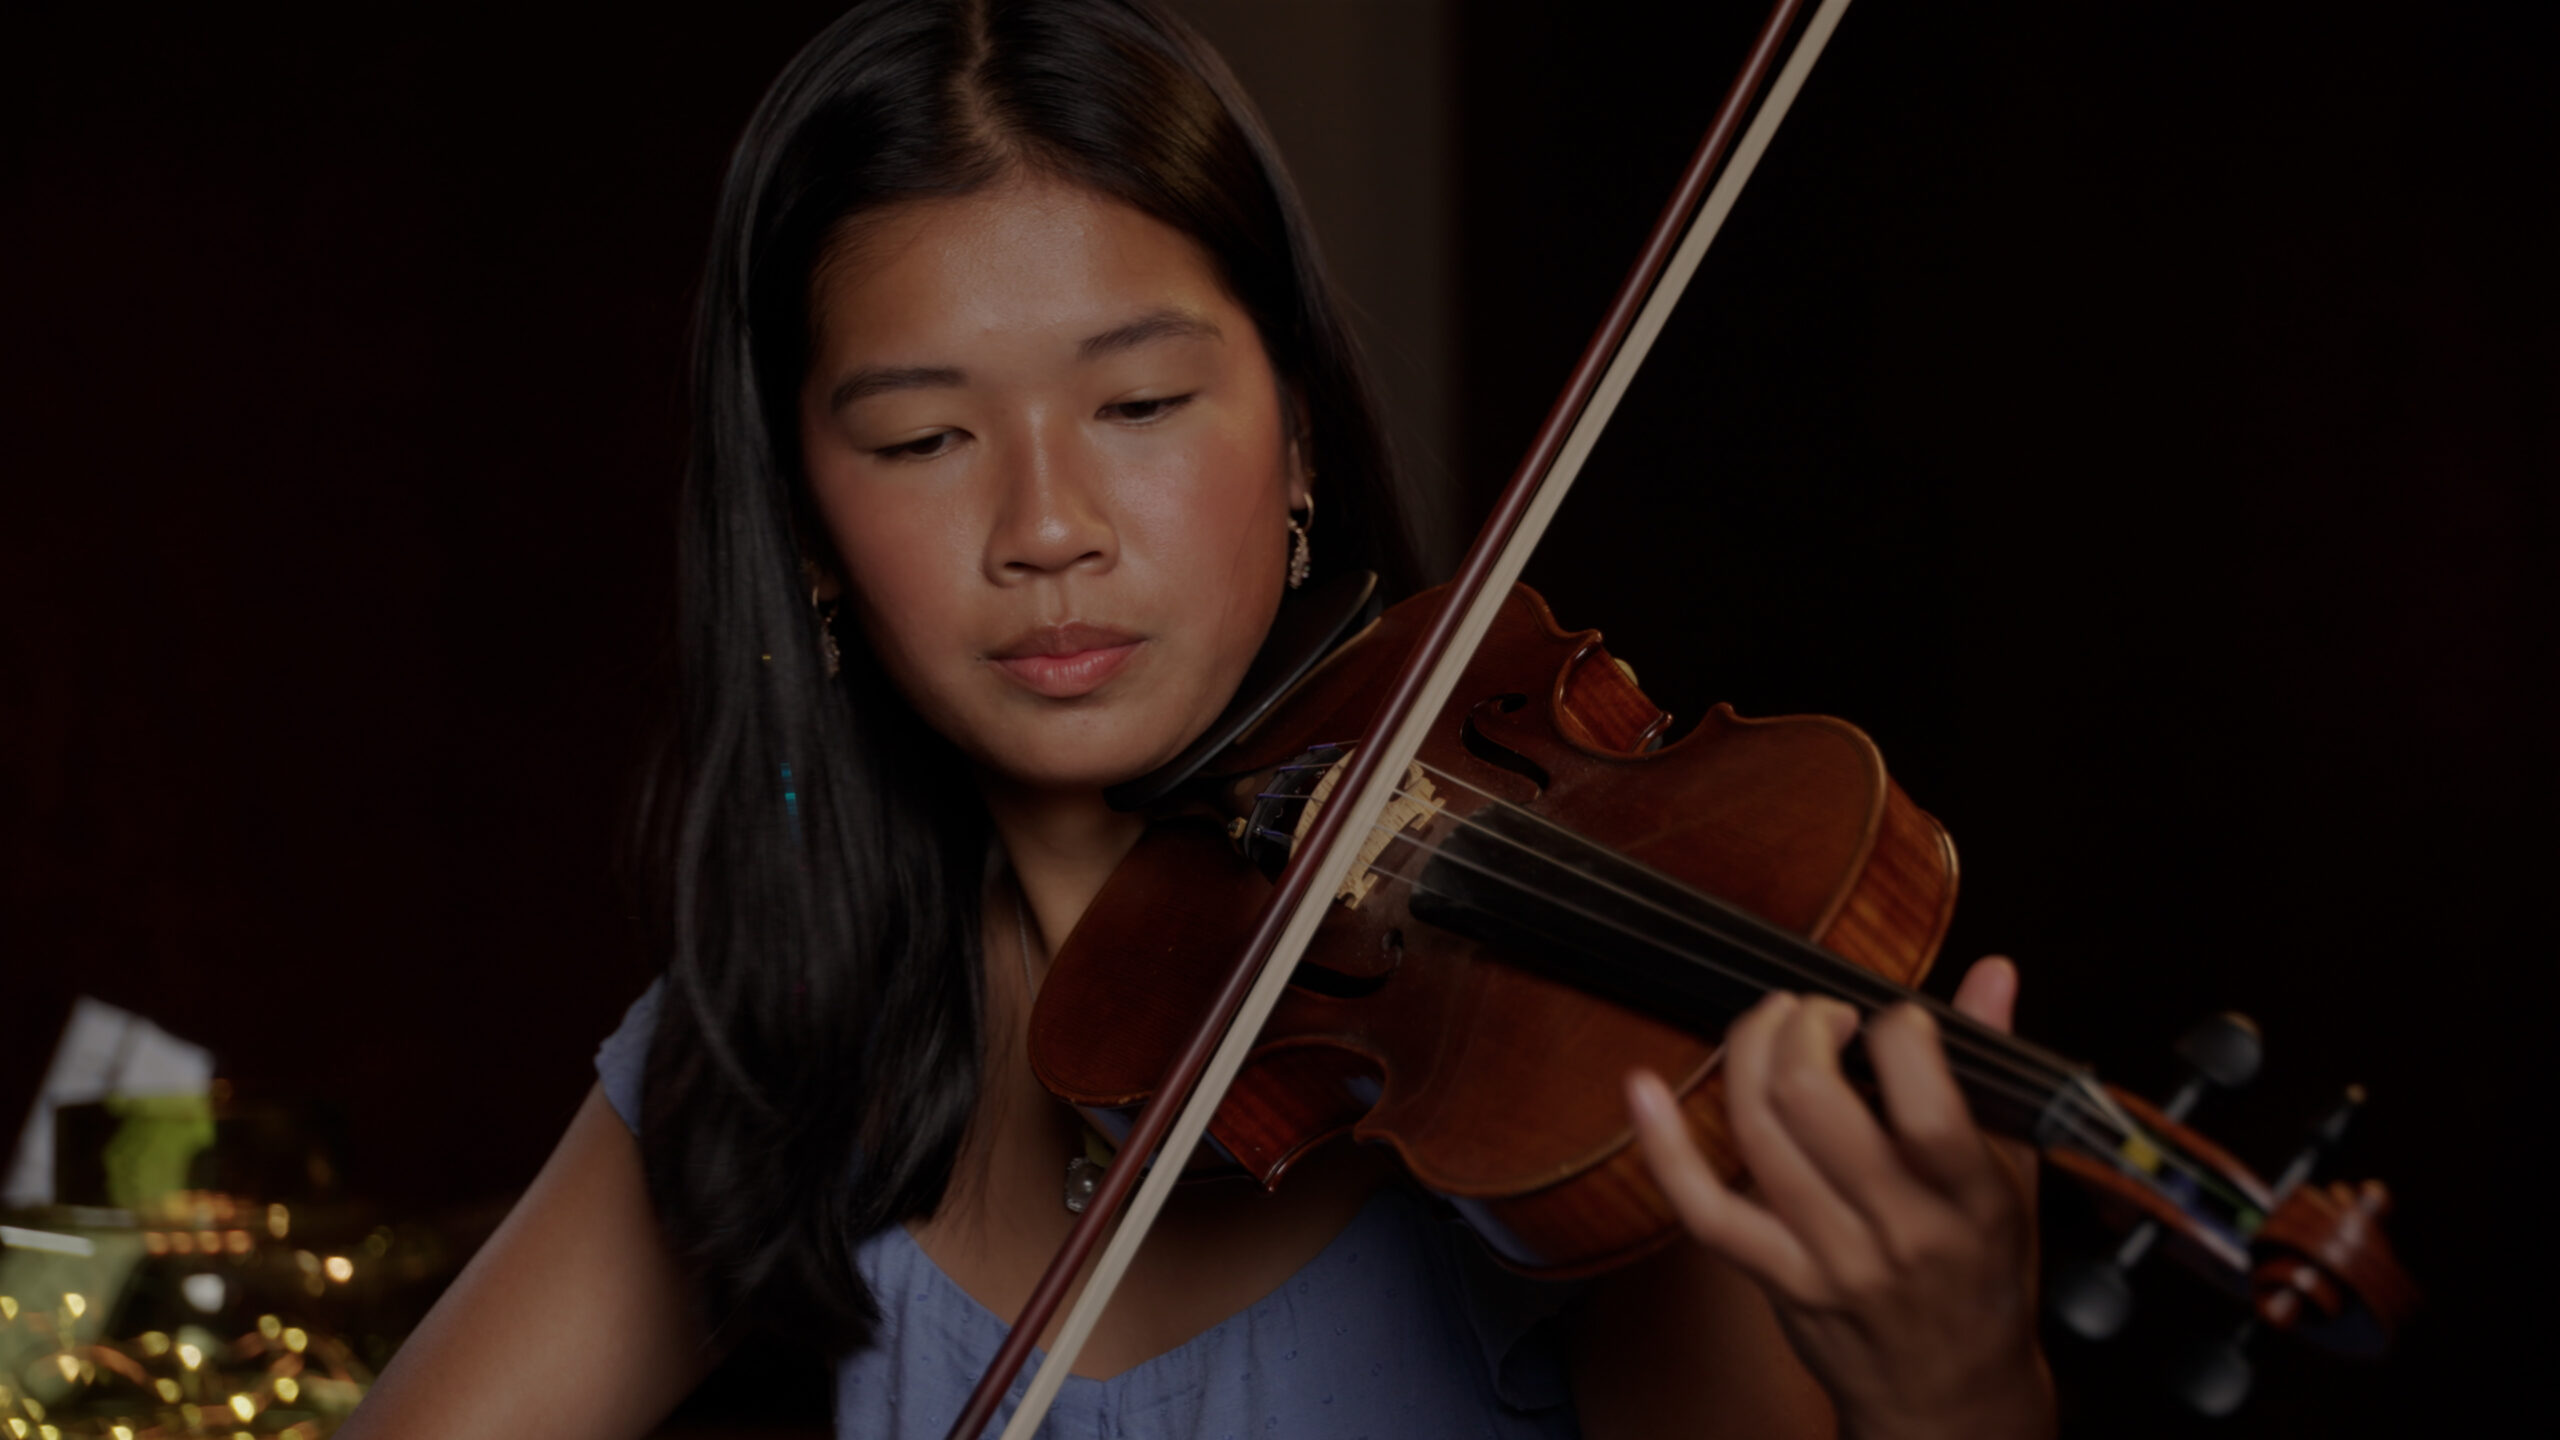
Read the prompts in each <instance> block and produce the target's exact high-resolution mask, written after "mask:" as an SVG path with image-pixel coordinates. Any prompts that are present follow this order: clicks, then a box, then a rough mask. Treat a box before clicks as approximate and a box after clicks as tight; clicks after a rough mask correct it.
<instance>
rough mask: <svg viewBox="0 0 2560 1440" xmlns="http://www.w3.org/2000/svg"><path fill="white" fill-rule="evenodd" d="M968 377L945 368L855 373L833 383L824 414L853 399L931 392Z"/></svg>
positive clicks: (911, 367) (875, 369)
mask: <svg viewBox="0 0 2560 1440" xmlns="http://www.w3.org/2000/svg"><path fill="white" fill-rule="evenodd" d="M967 378H968V377H966V376H964V375H962V374H961V373H960V372H959V371H957V370H954V369H952V368H951V367H949V366H947V365H905V366H898V367H895V368H881V367H878V366H874V367H871V368H869V369H863V370H856V371H854V372H853V373H852V374H850V375H847V376H846V377H844V378H843V379H842V380H839V381H837V382H836V388H834V389H833V390H830V391H828V392H827V412H828V413H829V414H838V413H841V412H842V411H843V410H844V407H846V406H847V405H850V404H852V403H853V402H855V401H856V400H868V399H870V398H871V397H872V396H874V395H885V394H887V393H888V392H890V391H892V390H931V389H936V388H940V387H945V386H952V385H958V384H961V383H963V382H964V381H965V380H966V379H967Z"/></svg>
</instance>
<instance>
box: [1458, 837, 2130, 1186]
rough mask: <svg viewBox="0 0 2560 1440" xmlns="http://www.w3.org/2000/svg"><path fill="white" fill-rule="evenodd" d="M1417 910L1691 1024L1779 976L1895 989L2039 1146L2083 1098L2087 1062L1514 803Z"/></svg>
mask: <svg viewBox="0 0 2560 1440" xmlns="http://www.w3.org/2000/svg"><path fill="white" fill-rule="evenodd" d="M1411 908H1412V911H1413V915H1414V918H1416V919H1417V920H1421V921H1424V922H1426V923H1428V924H1432V925H1437V926H1440V927H1442V928H1445V929H1448V930H1451V931H1454V932H1456V933H1458V934H1461V935H1465V936H1467V937H1469V938H1471V939H1474V940H1478V941H1481V942H1483V943H1484V944H1485V945H1487V946H1488V947H1490V948H1491V949H1492V950H1493V951H1494V953H1495V954H1497V955H1498V956H1499V957H1500V958H1501V959H1502V960H1503V961H1504V962H1506V963H1510V964H1517V965H1521V966H1524V967H1526V968H1528V969H1531V970H1533V971H1535V972H1537V973H1539V974H1541V975H1544V976H1547V977H1549V978H1552V979H1555V980H1558V981H1561V982H1563V983H1567V984H1570V985H1573V986H1575V987H1577V988H1579V989H1584V990H1588V991H1590V992H1592V993H1594V994H1597V995H1600V996H1602V997H1604V998H1606V999H1609V1000H1611V1001H1614V1002H1616V1003H1619V1004H1622V1005H1626V1006H1628V1007H1630V1008H1632V1009H1636V1010H1639V1011H1641V1012H1643V1013H1645V1014H1648V1015H1654V1016H1657V1017H1660V1018H1662V1019H1664V1020H1667V1021H1670V1022H1671V1023H1674V1024H1677V1025H1681V1026H1684V1027H1686V1028H1688V1029H1690V1030H1693V1031H1695V1032H1696V1033H1698V1034H1701V1035H1709V1036H1713V1035H1720V1034H1722V1033H1723V1032H1724V1029H1725V1027H1726V1026H1727V1025H1728V1024H1730V1023H1731V1022H1732V1021H1733V1020H1734V1019H1735V1018H1737V1017H1738V1016H1740V1015H1741V1014H1742V1012H1743V1011H1745V1010H1748V1009H1749V1008H1750V1007H1751V1006H1753V1005H1754V1004H1757V1003H1758V1002H1759V1001H1760V1000H1761V999H1762V998H1764V997H1766V996H1768V995H1769V994H1771V993H1773V992H1777V991H1787V992H1792V993H1795V994H1801V995H1823V996H1829V997H1831V998H1833V999H1836V1000H1841V1001H1845V1002H1847V1003H1848V1004H1850V1005H1852V1006H1855V1007H1856V1008H1857V1009H1858V1010H1859V1011H1860V1012H1861V1013H1862V1014H1866V1015H1873V1014H1876V1013H1878V1012H1881V1011H1883V1010H1886V1009H1889V1008H1891V1007H1893V1006H1895V1005H1898V1004H1902V1003H1904V1002H1906V1001H1907V1002H1910V1003H1913V1004H1917V1005H1920V1006H1922V1007H1924V1008H1926V1009H1928V1010H1929V1011H1931V1012H1932V1013H1933V1014H1934V1015H1935V1016H1936V1018H1937V1020H1938V1023H1939V1027H1940V1031H1941V1034H1942V1036H1943V1038H1944V1042H1945V1045H1946V1050H1947V1058H1948V1063H1949V1067H1950V1069H1951V1070H1952V1071H1953V1072H1954V1074H1955V1077H1956V1080H1957V1082H1958V1083H1959V1084H1960V1085H1961V1086H1962V1087H1963V1088H1964V1091H1965V1094H1966V1098H1967V1100H1968V1101H1969V1102H1970V1103H1971V1105H1972V1108H1973V1115H1974V1120H1975V1122H1976V1123H1977V1124H1979V1125H1981V1126H1983V1127H1984V1128H1985V1129H1988V1130H1992V1131H1996V1132H1998V1133H2001V1134H2004V1135H2008V1136H2012V1137H2014V1138H2017V1139H2020V1140H2025V1141H2028V1142H2030V1143H2033V1144H2036V1145H2038V1146H2040V1147H2041V1146H2044V1145H2046V1144H2048V1143H2050V1142H2051V1141H2052V1140H2053V1138H2054V1132H2055V1130H2056V1127H2057V1126H2058V1125H2060V1124H2062V1123H2064V1122H2065V1121H2067V1120H2068V1119H2069V1118H2070V1117H2071V1116H2072V1115H2073V1114H2074V1113H2075V1112H2077V1111H2079V1110H2080V1109H2081V1108H2082V1107H2083V1106H2084V1105H2085V1104H2086V1097H2087V1096H2088V1094H2089V1092H2090V1089H2091V1084H2092V1081H2091V1076H2090V1072H2089V1070H2088V1067H2086V1066H2083V1065H2079V1064H2076V1063H2074V1062H2072V1061H2069V1060H2066V1059H2064V1058H2062V1057H2061V1056H2058V1055H2055V1054H2054V1053H2052V1052H2051V1051H2048V1050H2045V1049H2043V1048H2042V1047H2040V1046H2037V1045H2033V1044H2030V1043H2028V1042H2026V1041H2024V1040H2020V1039H2018V1038H2017V1037H2015V1036H2012V1035H2009V1034H2006V1033H2004V1032H2002V1031H1998V1030H1994V1029H1992V1028H1991V1027H1989V1026H1987V1025H1984V1024H1982V1023H1981V1022H1980V1021H1977V1020H1974V1019H1972V1018H1971V1017H1969V1016H1966V1015H1964V1014H1961V1013H1960V1012H1958V1011H1956V1010H1954V1009H1952V1008H1950V1007H1948V1006H1946V1005H1944V1004H1941V1003H1940V1002H1938V1001H1936V1000H1933V999H1931V998H1929V997H1928V996H1925V995H1922V994H1920V993H1919V992H1918V991H1916V990H1912V989H1910V988H1908V987H1906V986H1903V985H1898V984H1896V983H1894V982H1893V981H1891V980H1888V979H1886V978H1885V977H1883V976H1881V975H1878V974H1876V973H1874V972H1873V971H1870V970H1866V969H1862V968H1860V967H1859V966H1857V965H1855V964H1853V963H1851V962H1850V961H1848V960H1845V959H1842V958H1841V957H1840V956H1837V955H1834V954H1832V953H1831V952H1830V951H1828V950H1825V949H1823V948H1822V947H1821V946H1819V945H1816V944H1814V943H1813V942H1812V941H1810V940H1807V939H1805V938H1804V937H1803V936H1800V935H1797V934H1795V933H1793V932H1791V931H1788V930H1785V929H1783V928H1781V927H1779V926H1776V925H1772V924H1770V923H1768V922H1767V921H1764V920H1761V919H1759V918H1758V917H1756V916H1753V915H1751V914H1748V913H1747V912H1745V911H1742V910H1739V909H1736V908H1735V907H1733V906H1731V905H1728V904H1726V903H1724V902H1723V901H1720V900H1717V899H1715V898H1714V897H1712V896H1709V895H1705V894H1702V893H1700V892H1699V891H1697V890H1695V889H1692V888H1691V887H1689V886H1686V885H1683V884H1681V883H1680V882H1679V881H1677V880H1674V879H1672V878H1671V877H1669V876H1667V875H1664V874H1662V873H1661V872H1659V871H1656V870H1654V869H1652V868H1650V867H1648V866H1645V865H1643V864H1640V863H1638V862H1636V861H1634V860H1630V859H1628V858H1627V857H1626V856H1624V855H1620V854H1618V853H1616V852H1615V851H1611V850H1608V849H1606V848H1604V847H1601V846H1598V845H1594V844H1591V843H1590V842H1588V841H1586V840H1583V839H1581V838H1580V837H1578V836H1575V835H1573V834H1571V833H1570V832H1568V831H1565V830H1562V829H1560V828H1557V827H1555V826H1552V825H1549V824H1547V823H1546V822H1544V821H1542V820H1540V819H1538V818H1537V817H1535V816H1533V815H1529V814H1527V813H1526V812H1520V811H1512V810H1510V809H1508V807H1501V806H1489V807H1487V808H1486V809H1484V810H1480V811H1478V812H1476V814H1475V815H1474V816H1473V817H1471V820H1470V823H1469V825H1467V826H1463V827H1459V828H1458V829H1457V830H1456V831H1455V832H1453V833H1452V834H1450V835H1449V836H1448V837H1447V838H1446V839H1445V840H1444V841H1443V842H1442V844H1441V846H1440V849H1439V852H1438V853H1437V854H1436V855H1434V856H1433V857H1432V859H1431V861H1430V862H1429V864H1428V865H1426V866H1425V867H1424V868H1423V870H1422V873H1421V874H1420V875H1419V876H1417V877H1416V883H1415V885H1414V893H1413V896H1412V900H1411Z"/></svg>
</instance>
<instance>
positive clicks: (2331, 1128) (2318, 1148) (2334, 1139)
mask: <svg viewBox="0 0 2560 1440" xmlns="http://www.w3.org/2000/svg"><path fill="white" fill-rule="evenodd" d="M2363 1108H2364V1087H2363V1086H2361V1085H2350V1086H2348V1087H2347V1090H2346V1093H2345V1094H2344V1095H2341V1096H2340V1097H2338V1103H2337V1104H2336V1105H2335V1106H2333V1107H2332V1108H2331V1109H2330V1111H2329V1113H2328V1114H2327V1115H2325V1116H2323V1117H2321V1120H2320V1123H2319V1124H2317V1125H2314V1126H2312V1127H2311V1138H2310V1139H2309V1140H2306V1141H2304V1142H2303V1145H2302V1149H2301V1150H2300V1151H2298V1152H2296V1153H2295V1155H2294V1157H2293V1159H2292V1160H2290V1161H2288V1162H2286V1164H2285V1167H2284V1171H2283V1173H2281V1174H2279V1175H2277V1176H2276V1183H2275V1187H2274V1191H2275V1198H2276V1199H2277V1200H2279V1201H2281V1200H2283V1199H2284V1197H2286V1196H2287V1195H2290V1194H2292V1193H2293V1191H2294V1187H2295V1186H2298V1185H2300V1184H2301V1183H2302V1182H2303V1181H2305V1180H2308V1179H2310V1178H2311V1172H2312V1171H2314V1170H2317V1169H2319V1168H2320V1162H2321V1160H2322V1159H2324V1158H2325V1157H2326V1156H2327V1155H2328V1153H2329V1152H2330V1151H2332V1150H2335V1149H2337V1148H2338V1142H2339V1141H2341V1140H2344V1139H2346V1138H2347V1127H2348V1125H2350V1124H2352V1123H2353V1122H2354V1120H2355V1118H2356V1112H2357V1111H2359V1110H2361V1109H2363Z"/></svg>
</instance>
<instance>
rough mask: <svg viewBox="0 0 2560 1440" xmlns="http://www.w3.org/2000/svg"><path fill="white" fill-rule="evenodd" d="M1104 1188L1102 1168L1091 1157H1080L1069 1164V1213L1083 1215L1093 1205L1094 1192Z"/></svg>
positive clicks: (1067, 1196) (1067, 1197)
mask: <svg viewBox="0 0 2560 1440" xmlns="http://www.w3.org/2000/svg"><path fill="white" fill-rule="evenodd" d="M1101 1188H1102V1167H1101V1166H1099V1165H1097V1164H1095V1163H1093V1160H1092V1158H1091V1157H1090V1156H1085V1155H1078V1156H1076V1157H1075V1158H1073V1159H1071V1160H1069V1161H1068V1162H1067V1193H1066V1197H1065V1198H1066V1202H1067V1213H1068V1214H1070V1215H1081V1214H1083V1213H1084V1207H1086V1206H1087V1205H1090V1204H1092V1203H1093V1195H1094V1192H1095V1191H1097V1190H1099V1189H1101Z"/></svg>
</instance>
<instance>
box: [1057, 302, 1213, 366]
mask: <svg viewBox="0 0 2560 1440" xmlns="http://www.w3.org/2000/svg"><path fill="white" fill-rule="evenodd" d="M1221 337H1222V332H1221V331H1220V330H1219V329H1218V327H1217V326H1216V325H1214V324H1212V323H1210V321H1209V318H1208V317H1207V316H1205V315H1195V314H1193V313H1191V312H1190V311H1188V310H1157V311H1154V312H1152V313H1150V314H1146V315H1141V316H1139V317H1138V318H1137V319H1135V320H1132V321H1130V322H1129V323H1128V324H1126V325H1120V326H1115V327H1113V328H1112V329H1109V330H1105V331H1103V332H1102V333H1101V334H1099V335H1094V336H1089V337H1087V338H1086V339H1085V341H1084V343H1082V344H1080V345H1078V346H1076V358H1077V359H1078V360H1097V359H1100V358H1101V357H1103V356H1105V355H1114V354H1118V353H1119V352H1120V351H1123V350H1131V349H1135V348H1136V347H1138V346H1140V345H1144V344H1147V343H1148V342H1150V341H1154V340H1216V339H1219V338H1221Z"/></svg>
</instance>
